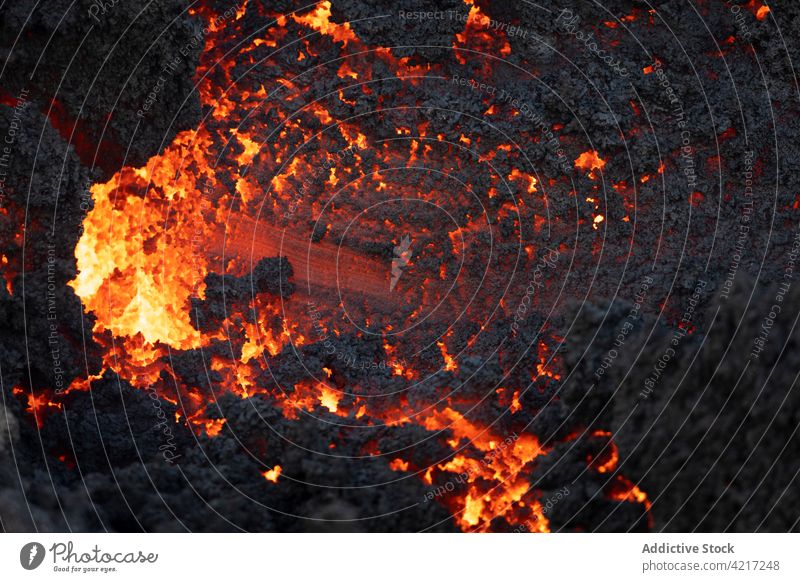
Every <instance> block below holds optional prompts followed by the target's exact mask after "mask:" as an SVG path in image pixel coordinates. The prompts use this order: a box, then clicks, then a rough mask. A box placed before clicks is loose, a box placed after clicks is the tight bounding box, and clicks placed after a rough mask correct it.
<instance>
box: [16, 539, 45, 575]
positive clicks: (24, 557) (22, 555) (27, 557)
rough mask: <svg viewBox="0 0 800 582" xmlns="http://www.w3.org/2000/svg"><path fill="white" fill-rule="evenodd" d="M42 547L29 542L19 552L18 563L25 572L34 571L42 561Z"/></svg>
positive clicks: (43, 552) (36, 543)
mask: <svg viewBox="0 0 800 582" xmlns="http://www.w3.org/2000/svg"><path fill="white" fill-rule="evenodd" d="M44 555H45V551H44V546H43V545H42V544H40V543H39V542H30V543H27V544H25V545H24V546H22V549H21V550H20V551H19V563H20V564H22V567H23V568H25V569H26V570H35V569H36V568H38V567H39V566H41V565H42V562H43V561H44Z"/></svg>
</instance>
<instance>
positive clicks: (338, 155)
mask: <svg viewBox="0 0 800 582" xmlns="http://www.w3.org/2000/svg"><path fill="white" fill-rule="evenodd" d="M208 4H210V3H208ZM465 10H466V11H467V12H468V19H467V21H466V23H461V30H460V31H458V32H457V34H455V36H454V40H453V43H452V46H446V47H438V48H436V47H434V48H433V49H431V50H433V51H434V52H436V55H437V58H436V59H430V60H428V61H426V60H425V59H420V58H417V57H415V56H414V55H406V54H404V53H403V51H402V50H395V49H393V48H391V47H383V46H376V45H374V44H371V43H370V42H367V41H366V40H362V39H361V38H360V37H359V33H358V28H357V27H355V26H353V25H351V24H349V23H346V22H339V23H337V22H335V20H336V18H335V16H334V15H333V14H332V13H331V5H330V3H329V2H322V3H320V4H319V5H317V7H315V8H314V9H312V10H307V11H305V12H302V13H292V14H278V13H272V12H271V11H270V9H269V8H267V7H265V6H263V5H258V4H256V3H255V2H249V3H248V2H244V3H242V4H241V5H240V7H239V9H238V10H237V11H236V12H235V13H231V14H230V15H229V17H225V18H220V17H218V15H217V14H215V13H214V12H213V11H212V10H211V9H210V8H209V7H207V6H203V7H201V8H197V9H196V10H195V12H194V15H195V17H196V18H197V19H199V20H201V21H203V22H206V23H209V24H208V34H207V36H206V38H205V41H204V42H205V48H204V50H203V53H202V56H201V59H200V63H199V66H198V68H197V71H196V76H195V81H196V87H197V91H198V92H199V95H200V101H201V105H202V112H203V120H202V123H201V124H200V125H199V126H198V127H196V128H194V129H191V130H188V131H184V132H182V133H180V134H179V135H177V137H176V138H175V139H174V140H173V141H172V143H170V144H169V145H168V146H167V147H166V148H165V149H164V150H163V152H162V153H161V154H160V155H157V156H155V157H153V158H152V159H150V160H149V162H147V164H146V165H145V166H143V167H124V168H122V169H121V170H119V171H118V172H117V173H116V174H115V175H114V176H113V177H112V178H111V179H110V180H108V181H107V182H106V183H98V184H95V185H94V186H92V188H91V195H92V198H93V200H94V207H93V209H92V210H91V211H90V212H89V213H88V215H87V216H86V218H85V220H84V222H83V228H84V230H83V234H82V236H81V238H80V241H79V243H78V245H77V247H76V249H75V256H76V258H77V266H78V274H77V276H76V277H75V278H74V280H73V281H71V283H70V285H71V287H72V288H73V289H74V291H75V293H76V294H77V295H78V296H79V297H80V299H81V301H82V303H83V305H84V307H85V310H86V311H87V312H89V313H91V314H93V316H94V318H95V322H94V331H93V337H94V341H95V342H96V344H97V345H99V346H100V347H101V349H102V352H103V367H104V369H107V370H113V371H114V372H116V373H117V374H119V376H120V377H121V378H123V379H125V380H127V381H128V382H130V383H131V384H132V385H134V386H135V387H137V388H141V389H143V390H144V389H147V390H155V391H156V392H157V393H158V394H159V395H160V396H161V397H162V398H163V399H165V400H166V401H169V402H172V403H176V404H177V406H178V409H179V411H178V413H177V414H176V417H177V418H176V422H178V423H189V425H190V426H191V427H192V429H193V430H194V431H195V432H196V433H197V434H204V435H207V436H209V437H215V436H216V435H219V434H220V433H221V432H222V431H225V430H227V427H226V422H225V419H224V418H220V417H219V416H214V415H212V414H210V413H209V406H211V405H212V404H213V403H214V402H215V401H216V399H217V397H218V396H219V395H221V394H225V393H232V394H235V395H237V396H239V397H241V398H260V399H264V400H267V401H268V402H270V403H271V404H272V405H273V406H274V407H276V408H277V409H279V410H280V411H281V414H282V416H283V417H284V418H286V419H297V418H298V417H299V416H300V415H313V416H317V417H319V418H320V419H327V420H326V422H341V423H342V426H343V427H349V429H353V428H354V427H356V429H357V427H359V426H361V427H380V426H385V427H412V426H413V427H416V428H417V429H418V430H420V431H422V433H424V434H426V435H428V436H427V437H426V438H432V439H434V441H436V442H438V443H440V444H443V445H444V446H446V448H447V451H448V454H446V455H445V456H443V457H441V458H434V459H431V458H428V457H425V460H422V459H423V457H422V456H419V455H416V454H415V453H414V452H413V450H409V451H403V450H399V451H389V450H385V449H386V447H384V446H382V445H380V443H379V442H377V441H375V442H371V443H370V444H369V446H367V447H365V448H364V450H362V451H361V452H362V453H363V454H364V455H368V456H382V457H385V462H386V464H387V465H388V466H390V467H391V469H392V470H394V471H395V472H397V473H398V474H400V473H402V474H408V475H414V477H413V478H415V479H418V480H421V481H422V482H423V483H424V484H425V486H426V487H427V488H428V489H427V490H428V491H429V492H431V494H430V501H432V502H434V503H438V504H441V505H443V506H444V507H446V508H447V510H448V511H449V512H450V513H451V514H452V515H453V516H454V517H453V519H454V520H455V523H456V524H457V525H458V527H460V528H461V529H462V530H464V531H494V530H502V529H512V528H518V529H519V530H520V531H523V530H524V531H549V529H550V522H549V518H548V515H547V514H546V511H545V509H544V504H545V502H546V499H545V498H544V493H543V492H542V489H540V486H538V485H537V481H536V479H535V478H534V473H535V472H536V471H537V470H538V469H539V468H540V464H541V462H542V460H543V459H545V458H547V457H548V455H550V454H551V452H552V451H553V450H554V448H557V447H559V446H564V445H565V444H567V445H568V444H569V443H571V442H572V441H573V440H575V439H576V438H578V437H577V436H576V435H570V436H569V437H564V436H558V435H551V434H546V435H544V434H541V435H535V434H533V433H532V432H531V428H530V425H531V422H532V420H533V419H534V418H535V417H536V415H537V414H538V413H539V412H540V411H541V410H543V409H544V408H545V406H546V405H547V403H548V402H549V401H552V400H554V399H555V400H557V399H558V398H559V393H558V387H559V382H560V380H561V374H562V364H561V362H560V359H559V356H558V345H559V342H560V339H559V337H558V336H557V334H556V331H555V329H554V327H553V326H552V325H551V324H550V323H549V322H547V321H546V320H545V316H546V314H547V311H548V310H549V305H550V304H551V303H552V302H553V301H554V300H555V298H556V297H557V296H558V293H559V291H558V285H556V283H557V281H558V276H559V275H558V273H559V269H560V263H559V261H563V262H564V266H566V264H567V263H568V262H569V257H570V254H571V253H572V249H571V248H570V247H569V245H567V244H565V242H558V243H555V242H552V241H555V240H563V241H566V240H568V237H565V238H562V239H559V237H558V236H555V234H556V233H562V234H563V233H569V232H570V229H572V228H574V226H575V217H574V216H573V217H569V218H568V217H567V216H559V215H558V214H557V213H555V212H552V211H551V209H550V199H551V197H552V196H554V192H556V193H568V192H569V191H570V186H569V185H570V182H569V179H568V178H567V177H566V176H564V175H560V176H559V175H546V174H544V173H541V172H540V171H536V170H534V169H533V168H531V167H530V165H529V164H527V163H526V156H525V154H524V151H523V149H521V148H520V146H519V140H525V141H528V142H530V143H544V142H545V138H544V137H543V134H541V128H539V127H534V126H533V125H532V126H531V128H530V129H523V130H522V131H521V134H522V135H521V136H519V135H518V136H516V137H515V139H511V138H510V137H509V136H508V135H507V134H506V133H505V132H504V131H500V130H498V128H499V127H506V126H510V125H513V124H516V123H517V122H518V119H519V116H520V111H519V110H518V108H517V106H516V105H515V104H514V103H513V102H512V101H511V100H508V101H504V100H498V99H496V92H489V91H484V92H483V93H481V92H480V91H479V89H476V88H473V87H471V86H470V85H469V84H466V85H464V84H462V85H461V86H459V85H458V83H457V82H455V83H454V82H453V79H459V78H462V79H463V78H468V79H474V78H479V79H480V80H481V82H485V83H488V84H490V85H491V86H494V85H499V84H501V83H503V84H505V86H507V87H513V84H514V82H516V80H517V75H519V73H517V72H515V71H514V70H513V69H512V68H508V69H507V70H505V69H504V70H502V71H501V70H499V68H496V67H499V65H497V66H496V65H494V64H492V63H491V62H490V59H488V58H478V57H476V54H477V52H480V53H481V54H494V55H497V56H502V57H506V56H508V55H509V54H510V53H511V51H512V49H511V46H510V44H509V42H508V39H507V37H506V34H505V33H504V32H503V31H501V30H496V29H492V28H491V27H490V21H489V18H488V17H487V16H486V15H485V14H483V13H482V12H481V10H480V8H479V7H478V6H477V5H474V4H472V3H471V2H470V3H467V4H466V5H465ZM443 83H446V84H447V86H448V90H452V91H453V92H454V95H455V97H454V98H453V100H452V102H451V103H449V104H448V102H447V101H446V100H443V99H441V93H442V89H441V87H442V84H443ZM450 88H452V89H450ZM456 91H458V92H456ZM459 99H461V100H462V103H461V105H460V106H459V105H457V104H455V103H456V102H457V101H458V100H459ZM367 102H368V103H369V104H370V105H369V106H367ZM154 106H155V107H157V106H158V103H155V105H154ZM459 108H461V109H462V110H463V113H462V112H459V111H456V109H459ZM484 120H485V121H486V124H484ZM145 122H146V119H145ZM503 124H505V125H503ZM476 128H477V129H476ZM569 145H570V146H571V147H572V149H574V150H575V152H576V153H575V155H573V156H572V158H571V160H570V161H569V164H568V165H569V166H571V168H570V169H572V168H574V169H575V171H578V172H584V173H589V179H590V180H593V181H594V182H596V183H597V184H600V183H601V180H602V179H603V176H602V173H603V168H604V165H605V161H604V160H603V159H602V157H601V156H603V153H602V152H595V151H594V150H592V149H589V148H586V147H585V146H583V147H581V146H580V145H579V144H577V143H570V144H569ZM565 147H566V146H565ZM621 192H622V188H621ZM628 194H629V191H625V192H622V196H627V195H628ZM565 195H567V194H565ZM570 195H571V194H570ZM598 199H599V198H598ZM587 200H591V201H592V207H591V210H590V211H589V212H588V213H586V214H585V215H582V216H581V217H580V219H579V221H580V225H581V226H582V227H585V228H587V229H588V232H598V231H599V229H600V230H601V229H602V228H603V221H604V220H605V218H604V214H602V212H603V207H602V205H601V204H600V203H599V202H597V203H595V199H594V198H587ZM546 233H550V234H549V236H548V237H546V236H545V234H546ZM536 269H545V270H550V271H551V272H548V273H547V274H546V275H545V277H544V279H545V281H546V284H545V285H540V286H539V287H538V288H536V293H535V294H533V293H530V292H527V293H526V287H527V286H528V285H529V280H530V274H531V273H534V272H535V271H536ZM521 306H525V310H524V311H523V310H522V308H521ZM536 310H540V311H541V313H542V316H541V317H540V316H538V315H532V314H533V312H535V311H536ZM512 324H513V325H512ZM190 353H191V354H199V355H200V358H201V361H202V362H203V366H204V368H205V370H206V375H207V376H208V377H210V378H211V380H210V381H209V382H208V383H207V384H205V385H204V384H203V382H201V381H200V380H197V379H196V378H194V377H193V378H188V377H187V376H186V374H185V372H183V371H182V370H180V369H178V367H177V366H176V365H174V364H173V359H174V358H175V357H176V355H177V356H178V357H179V356H180V355H181V354H190ZM298 368H299V370H298ZM101 375H102V371H101V372H99V373H98V374H97V375H96V376H95V377H100V376H101ZM91 381H92V378H89V379H85V378H84V379H80V380H76V381H75V382H74V383H73V385H72V386H71V387H70V388H69V389H68V390H67V392H69V391H72V390H87V389H89V388H90V385H91ZM57 400H58V398H57V397H53V403H52V404H50V403H48V402H47V401H45V400H42V399H36V398H33V399H32V400H30V407H31V409H32V411H33V412H34V414H36V415H37V419H38V418H39V416H41V415H42V414H44V411H45V410H46V409H48V408H54V409H55V408H56V407H57V406H58V404H57ZM331 419H334V420H331ZM321 421H322V420H321ZM265 430H266V429H265ZM342 430H343V431H345V430H346V429H345V428H343V429H342ZM587 431H588V429H587ZM587 431H584V432H585V434H586V435H587V436H586V438H588V439H590V440H591V439H597V438H600V439H601V440H608V439H606V437H604V436H603V435H600V436H599V437H598V436H597V435H594V436H588V435H589V432H587ZM609 443H610V441H609ZM609 443H606V447H607V448H608V450H612V449H611V448H610V447H613V443H610V444H609ZM334 447H335V445H334V443H331V449H332V450H334V451H335V450H336V449H335V448H334ZM613 451H614V456H612V455H611V454H610V453H604V455H605V456H604V457H603V458H600V459H599V460H598V459H594V460H592V459H590V460H588V461H587V463H586V470H587V471H593V472H597V473H601V474H604V475H608V479H609V480H608V485H607V487H606V490H605V493H603V495H604V498H605V500H606V501H607V502H609V503H614V502H616V503H620V504H633V505H636V506H639V507H641V510H642V512H643V513H645V512H646V511H647V508H648V507H649V505H648V503H649V502H648V501H647V497H646V495H645V494H644V493H643V492H641V491H640V490H639V489H638V488H637V487H636V485H634V484H633V483H630V482H628V481H626V480H624V479H623V478H622V477H621V476H620V475H618V470H619V468H618V467H617V458H616V456H615V455H616V449H613ZM601 456H602V455H601ZM606 457H607V458H606ZM292 471H293V467H292V465H291V463H287V462H283V461H282V462H281V463H280V464H277V463H276V464H274V465H273V466H270V467H268V468H267V469H266V470H265V471H263V473H262V474H261V475H258V474H254V475H253V479H254V481H260V482H262V483H263V485H264V486H265V487H266V486H272V487H280V486H282V484H283V483H285V482H286V480H287V479H291V478H292Z"/></svg>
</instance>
